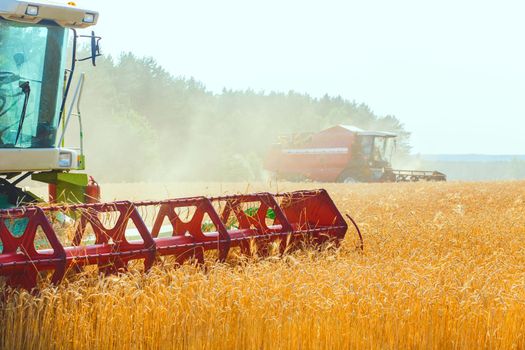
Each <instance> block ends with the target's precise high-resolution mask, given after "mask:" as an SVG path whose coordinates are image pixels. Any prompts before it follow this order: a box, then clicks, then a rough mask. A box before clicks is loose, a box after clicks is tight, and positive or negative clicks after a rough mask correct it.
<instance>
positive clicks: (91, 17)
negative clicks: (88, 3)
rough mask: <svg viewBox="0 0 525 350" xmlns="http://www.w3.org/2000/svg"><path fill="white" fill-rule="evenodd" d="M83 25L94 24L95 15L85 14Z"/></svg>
mask: <svg viewBox="0 0 525 350" xmlns="http://www.w3.org/2000/svg"><path fill="white" fill-rule="evenodd" d="M84 23H95V15H94V14H93V13H86V14H85V15H84Z"/></svg>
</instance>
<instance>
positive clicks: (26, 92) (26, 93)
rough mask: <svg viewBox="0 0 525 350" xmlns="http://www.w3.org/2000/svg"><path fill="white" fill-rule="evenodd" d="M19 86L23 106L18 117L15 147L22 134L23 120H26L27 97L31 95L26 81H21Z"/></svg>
mask: <svg viewBox="0 0 525 350" xmlns="http://www.w3.org/2000/svg"><path fill="white" fill-rule="evenodd" d="M19 86H20V89H22V93H23V94H24V106H23V107H22V115H21V116H20V122H19V123H18V132H17V133H16V140H15V145H16V144H17V143H18V139H19V138H20V134H21V133H22V126H24V120H25V119H26V112H27V103H28V102H29V95H31V87H30V86H29V82H28V81H21V82H20V84H19Z"/></svg>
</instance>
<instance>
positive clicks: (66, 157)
mask: <svg viewBox="0 0 525 350" xmlns="http://www.w3.org/2000/svg"><path fill="white" fill-rule="evenodd" d="M58 166H59V167H61V168H70V167H71V153H60V155H59V156H58Z"/></svg>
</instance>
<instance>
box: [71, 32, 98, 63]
mask: <svg viewBox="0 0 525 350" xmlns="http://www.w3.org/2000/svg"><path fill="white" fill-rule="evenodd" d="M78 37H79V38H89V39H90V41H91V56H89V57H84V58H81V59H79V60H77V61H79V62H82V61H87V60H91V64H93V66H95V67H96V66H97V57H100V56H102V54H101V53H100V40H102V38H101V37H100V36H96V35H95V32H91V35H79V36H78Z"/></svg>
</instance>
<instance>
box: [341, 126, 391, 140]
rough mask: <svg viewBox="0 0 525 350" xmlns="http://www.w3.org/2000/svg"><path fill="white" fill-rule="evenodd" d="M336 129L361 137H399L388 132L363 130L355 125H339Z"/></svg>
mask: <svg viewBox="0 0 525 350" xmlns="http://www.w3.org/2000/svg"><path fill="white" fill-rule="evenodd" d="M334 128H343V129H345V130H347V131H349V132H352V133H354V134H357V135H360V136H380V137H397V134H395V133H393V132H388V131H371V130H363V129H360V128H358V127H356V126H353V125H343V124H339V125H337V126H335V127H334Z"/></svg>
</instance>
